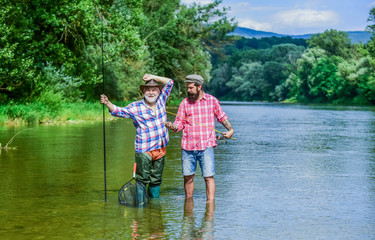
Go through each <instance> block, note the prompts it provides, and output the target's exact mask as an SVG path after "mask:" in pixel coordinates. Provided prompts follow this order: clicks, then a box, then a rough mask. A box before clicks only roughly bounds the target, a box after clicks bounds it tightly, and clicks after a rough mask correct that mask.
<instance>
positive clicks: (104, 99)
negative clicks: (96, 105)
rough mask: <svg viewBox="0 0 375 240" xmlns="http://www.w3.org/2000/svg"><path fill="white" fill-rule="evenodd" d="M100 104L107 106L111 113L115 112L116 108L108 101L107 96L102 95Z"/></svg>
mask: <svg viewBox="0 0 375 240" xmlns="http://www.w3.org/2000/svg"><path fill="white" fill-rule="evenodd" d="M100 102H101V103H102V104H104V105H106V107H107V108H108V109H109V111H111V112H113V110H115V106H114V105H113V104H112V103H111V102H110V101H109V100H108V97H107V96H106V95H104V94H102V95H100Z"/></svg>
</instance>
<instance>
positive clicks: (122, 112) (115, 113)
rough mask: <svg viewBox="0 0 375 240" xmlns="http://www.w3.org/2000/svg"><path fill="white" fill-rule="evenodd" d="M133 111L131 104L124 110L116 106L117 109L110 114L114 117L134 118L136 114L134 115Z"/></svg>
mask: <svg viewBox="0 0 375 240" xmlns="http://www.w3.org/2000/svg"><path fill="white" fill-rule="evenodd" d="M131 109H132V105H131V104H129V105H128V106H126V107H122V108H121V107H118V106H116V105H115V109H114V110H113V111H112V112H110V114H111V115H112V116H114V117H122V118H132V117H133V116H134V113H132V111H131Z"/></svg>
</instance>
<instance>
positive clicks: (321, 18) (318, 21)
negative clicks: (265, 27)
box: [274, 9, 339, 29]
mask: <svg viewBox="0 0 375 240" xmlns="http://www.w3.org/2000/svg"><path fill="white" fill-rule="evenodd" d="M274 22H275V24H281V25H282V26H283V27H291V28H296V27H300V28H302V27H303V28H306V29H308V28H314V27H320V26H324V27H326V28H330V27H334V26H335V25H336V24H337V23H338V22H339V16H338V14H337V13H335V12H333V11H318V10H312V9H294V10H289V11H284V12H279V13H277V14H276V15H275V16H274Z"/></svg>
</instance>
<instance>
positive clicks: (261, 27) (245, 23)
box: [237, 18, 272, 31]
mask: <svg viewBox="0 0 375 240" xmlns="http://www.w3.org/2000/svg"><path fill="white" fill-rule="evenodd" d="M237 20H238V26H239V27H244V28H251V29H254V30H258V31H271V30H272V26H271V24H270V23H261V22H256V21H254V20H251V19H249V18H247V19H237Z"/></svg>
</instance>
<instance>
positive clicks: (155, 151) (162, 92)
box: [100, 74, 173, 198]
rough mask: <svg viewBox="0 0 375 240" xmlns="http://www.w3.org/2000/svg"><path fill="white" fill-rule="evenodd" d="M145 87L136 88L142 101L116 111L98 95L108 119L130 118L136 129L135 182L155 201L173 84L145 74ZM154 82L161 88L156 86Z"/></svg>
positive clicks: (158, 189) (105, 97) (162, 166)
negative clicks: (165, 124)
mask: <svg viewBox="0 0 375 240" xmlns="http://www.w3.org/2000/svg"><path fill="white" fill-rule="evenodd" d="M143 80H144V81H146V83H145V85H141V86H140V90H141V91H142V92H143V94H144V98H143V99H142V100H140V101H136V102H133V103H130V104H129V105H128V106H126V107H123V108H120V107H118V106H115V105H114V104H112V103H111V102H110V101H109V100H108V98H107V96H105V95H101V98H100V102H101V103H102V104H105V105H106V106H107V108H108V109H109V111H110V113H111V115H113V116H115V117H123V118H131V119H132V120H133V124H134V126H135V127H136V130H137V134H136V138H135V162H136V163H137V170H136V179H137V181H139V182H141V183H142V184H144V185H145V187H146V185H147V184H148V193H149V195H150V197H153V198H158V197H159V195H160V185H161V181H162V174H163V168H164V160H165V153H166V146H167V144H168V141H169V135H168V130H167V129H166V127H165V126H164V124H163V123H164V122H166V121H167V113H166V109H165V104H166V102H167V99H168V97H169V95H170V94H171V91H172V87H173V80H172V79H169V78H165V77H159V76H155V75H150V74H145V75H144V76H143ZM158 82H160V83H162V84H164V87H163V86H162V85H159V84H158Z"/></svg>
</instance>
